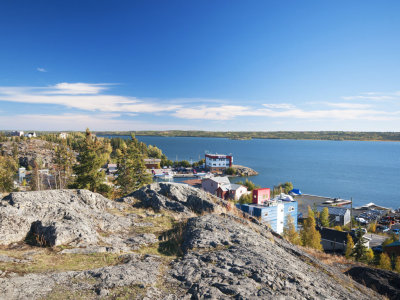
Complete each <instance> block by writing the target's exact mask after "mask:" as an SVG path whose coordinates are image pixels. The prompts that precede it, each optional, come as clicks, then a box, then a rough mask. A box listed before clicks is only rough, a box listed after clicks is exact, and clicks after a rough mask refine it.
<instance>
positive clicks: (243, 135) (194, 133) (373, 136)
mask: <svg viewBox="0 0 400 300" xmlns="http://www.w3.org/2000/svg"><path fill="white" fill-rule="evenodd" d="M131 133H134V134H135V135H137V136H143V135H146V136H165V137H215V138H229V139H235V140H249V139H290V140H336V141H400V132H357V131H201V130H189V131H184V130H167V131H147V130H145V131H97V132H96V134H97V135H100V136H101V135H117V136H124V135H130V134H131Z"/></svg>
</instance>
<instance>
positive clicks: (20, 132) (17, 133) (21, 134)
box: [11, 131, 24, 136]
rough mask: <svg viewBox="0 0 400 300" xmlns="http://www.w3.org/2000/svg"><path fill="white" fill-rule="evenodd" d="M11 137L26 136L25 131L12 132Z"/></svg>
mask: <svg viewBox="0 0 400 300" xmlns="http://www.w3.org/2000/svg"><path fill="white" fill-rule="evenodd" d="M11 136H24V132H23V131H13V132H11Z"/></svg>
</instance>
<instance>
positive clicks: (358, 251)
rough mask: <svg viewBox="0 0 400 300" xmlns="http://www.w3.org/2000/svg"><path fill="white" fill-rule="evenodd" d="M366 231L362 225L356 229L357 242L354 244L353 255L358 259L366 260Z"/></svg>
mask: <svg viewBox="0 0 400 300" xmlns="http://www.w3.org/2000/svg"><path fill="white" fill-rule="evenodd" d="M363 236H364V232H363V231H362V230H361V226H360V227H359V228H358V229H357V230H356V239H357V242H356V244H355V246H354V250H353V255H354V257H355V259H356V261H365V260H366V254H367V247H366V246H365V245H364V237H363Z"/></svg>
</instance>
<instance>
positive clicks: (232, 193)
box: [216, 183, 248, 201]
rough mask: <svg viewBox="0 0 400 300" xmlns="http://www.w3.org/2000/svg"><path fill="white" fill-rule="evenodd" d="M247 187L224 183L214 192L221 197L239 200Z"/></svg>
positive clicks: (245, 192)
mask: <svg viewBox="0 0 400 300" xmlns="http://www.w3.org/2000/svg"><path fill="white" fill-rule="evenodd" d="M247 193H248V191H247V188H246V187H245V186H244V185H240V184H234V183H231V184H224V185H221V186H219V187H218V189H217V190H216V194H217V196H218V197H220V198H222V199H225V200H227V199H232V200H236V201H237V200H239V199H240V197H241V196H242V195H245V194H247Z"/></svg>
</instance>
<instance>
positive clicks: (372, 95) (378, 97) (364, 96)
mask: <svg viewBox="0 0 400 300" xmlns="http://www.w3.org/2000/svg"><path fill="white" fill-rule="evenodd" d="M399 96H400V92H394V93H378V92H366V93H360V94H359V95H355V96H344V97H342V99H343V100H372V101H385V100H393V99H396V98H398V97H399Z"/></svg>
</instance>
